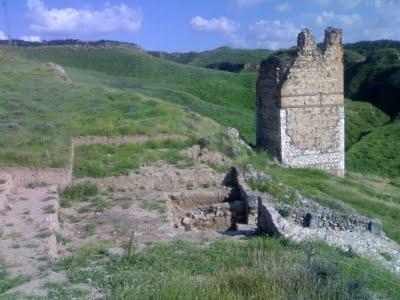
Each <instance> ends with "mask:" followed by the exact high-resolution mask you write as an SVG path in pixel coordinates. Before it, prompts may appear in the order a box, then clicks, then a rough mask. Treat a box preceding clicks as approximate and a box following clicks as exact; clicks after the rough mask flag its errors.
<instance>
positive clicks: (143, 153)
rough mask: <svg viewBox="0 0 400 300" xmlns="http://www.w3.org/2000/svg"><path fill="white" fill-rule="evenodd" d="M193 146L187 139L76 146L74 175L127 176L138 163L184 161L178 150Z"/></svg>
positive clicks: (174, 162) (93, 176)
mask: <svg viewBox="0 0 400 300" xmlns="http://www.w3.org/2000/svg"><path fill="white" fill-rule="evenodd" d="M193 143H194V141H192V140H188V141H165V142H146V143H144V144H122V145H88V146H80V147H78V148H77V149H76V150H75V156H76V160H75V163H74V176H75V177H81V178H82V177H92V178H99V177H106V176H120V175H127V174H128V173H129V171H131V170H135V169H137V168H139V167H140V166H141V165H142V164H149V163H152V162H155V161H158V160H163V161H165V162H167V163H170V164H176V163H177V162H178V161H181V160H184V159H185V158H184V157H183V155H181V154H180V151H181V150H182V149H184V148H187V147H190V146H192V145H193ZM186 160H187V159H186Z"/></svg>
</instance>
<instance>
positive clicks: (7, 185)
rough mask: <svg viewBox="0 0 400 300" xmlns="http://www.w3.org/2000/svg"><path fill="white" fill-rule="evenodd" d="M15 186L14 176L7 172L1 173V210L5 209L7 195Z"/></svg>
mask: <svg viewBox="0 0 400 300" xmlns="http://www.w3.org/2000/svg"><path fill="white" fill-rule="evenodd" d="M13 187H14V182H13V179H12V176H11V175H10V174H7V173H3V174H1V173H0V211H2V210H4V209H5V205H6V202H7V197H8V195H9V194H10V193H11V191H12V189H13Z"/></svg>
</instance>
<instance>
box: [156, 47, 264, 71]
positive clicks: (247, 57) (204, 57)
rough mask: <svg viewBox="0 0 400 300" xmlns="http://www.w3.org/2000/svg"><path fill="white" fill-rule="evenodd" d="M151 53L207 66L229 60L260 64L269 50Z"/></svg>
mask: <svg viewBox="0 0 400 300" xmlns="http://www.w3.org/2000/svg"><path fill="white" fill-rule="evenodd" d="M149 53H150V54H151V55H153V56H155V57H160V58H164V59H166V60H170V61H174V62H179V63H184V64H191V65H194V66H199V67H206V66H208V65H211V64H215V63H222V62H228V63H231V64H247V63H251V64H260V63H261V61H262V60H263V59H265V57H266V56H267V55H268V54H269V51H268V50H262V49H254V50H252V49H234V48H230V47H220V48H217V49H215V50H210V51H204V52H187V53H166V52H156V51H153V52H149Z"/></svg>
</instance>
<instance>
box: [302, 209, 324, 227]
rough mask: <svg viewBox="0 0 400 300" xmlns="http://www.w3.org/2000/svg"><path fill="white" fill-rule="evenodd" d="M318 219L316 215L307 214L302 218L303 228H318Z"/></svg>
mask: <svg viewBox="0 0 400 300" xmlns="http://www.w3.org/2000/svg"><path fill="white" fill-rule="evenodd" d="M320 218H321V217H320V215H318V214H316V213H308V214H306V216H305V218H304V222H303V226H304V227H309V228H318V223H319V220H320Z"/></svg>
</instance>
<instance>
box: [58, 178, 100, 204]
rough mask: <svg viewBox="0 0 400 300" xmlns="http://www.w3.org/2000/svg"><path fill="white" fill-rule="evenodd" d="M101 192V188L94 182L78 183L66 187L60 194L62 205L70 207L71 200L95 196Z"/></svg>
mask: <svg viewBox="0 0 400 300" xmlns="http://www.w3.org/2000/svg"><path fill="white" fill-rule="evenodd" d="M98 193H99V188H98V187H97V186H96V185H94V184H76V185H72V186H69V187H67V188H65V189H64V191H63V192H62V193H61V194H60V200H61V201H60V204H61V206H62V207H69V206H70V205H71V202H73V201H78V200H82V199H83V198H87V197H93V196H96V195H97V194H98Z"/></svg>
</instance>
